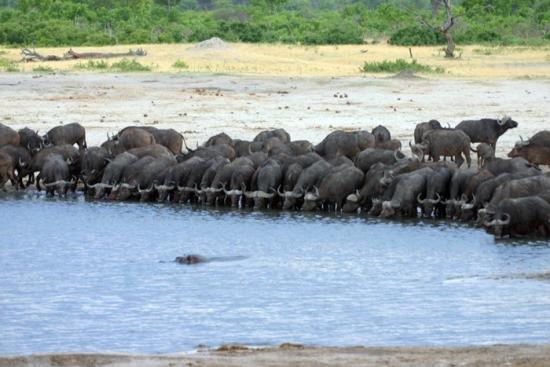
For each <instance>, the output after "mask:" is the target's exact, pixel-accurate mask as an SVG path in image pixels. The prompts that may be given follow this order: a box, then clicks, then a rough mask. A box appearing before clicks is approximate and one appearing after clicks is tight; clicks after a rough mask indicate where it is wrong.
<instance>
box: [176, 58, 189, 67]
mask: <svg viewBox="0 0 550 367" xmlns="http://www.w3.org/2000/svg"><path fill="white" fill-rule="evenodd" d="M172 67H173V68H174V69H189V65H187V63H186V62H185V61H183V60H176V62H174V64H172Z"/></svg>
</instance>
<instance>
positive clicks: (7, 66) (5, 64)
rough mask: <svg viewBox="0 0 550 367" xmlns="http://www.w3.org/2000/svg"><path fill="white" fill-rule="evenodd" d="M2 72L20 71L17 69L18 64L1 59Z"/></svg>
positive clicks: (0, 68)
mask: <svg viewBox="0 0 550 367" xmlns="http://www.w3.org/2000/svg"><path fill="white" fill-rule="evenodd" d="M0 71H7V72H17V71H20V70H19V68H18V67H17V63H16V62H15V61H12V60H8V59H5V58H3V57H2V58H0Z"/></svg>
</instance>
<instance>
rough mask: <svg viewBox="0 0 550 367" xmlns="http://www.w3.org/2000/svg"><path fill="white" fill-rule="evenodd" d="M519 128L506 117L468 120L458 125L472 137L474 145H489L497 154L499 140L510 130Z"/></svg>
mask: <svg viewBox="0 0 550 367" xmlns="http://www.w3.org/2000/svg"><path fill="white" fill-rule="evenodd" d="M516 127H518V123H517V122H516V121H514V120H512V118H510V117H508V116H505V117H503V118H502V119H499V120H496V119H481V120H466V121H462V122H461V123H460V124H458V125H456V127H455V129H458V130H462V131H464V132H465V133H466V135H468V136H469V137H470V141H471V142H472V143H487V144H489V145H490V146H491V148H493V151H495V152H496V146H497V140H498V138H499V137H500V136H501V135H502V134H504V133H505V132H506V131H508V130H509V129H513V128H516Z"/></svg>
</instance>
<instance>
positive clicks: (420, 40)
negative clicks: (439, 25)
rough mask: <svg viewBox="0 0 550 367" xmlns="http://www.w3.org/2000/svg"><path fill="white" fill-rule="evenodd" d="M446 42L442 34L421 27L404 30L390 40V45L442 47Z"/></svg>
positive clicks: (396, 33) (416, 26)
mask: <svg viewBox="0 0 550 367" xmlns="http://www.w3.org/2000/svg"><path fill="white" fill-rule="evenodd" d="M445 42H446V41H445V37H444V36H443V35H442V34H441V33H439V32H436V31H434V30H433V29H430V28H427V27H422V26H419V25H415V26H410V27H407V28H402V29H400V30H398V31H397V32H395V33H394V34H392V35H391V37H390V39H389V40H388V43H389V44H390V45H400V46H425V45H441V44H444V43H445Z"/></svg>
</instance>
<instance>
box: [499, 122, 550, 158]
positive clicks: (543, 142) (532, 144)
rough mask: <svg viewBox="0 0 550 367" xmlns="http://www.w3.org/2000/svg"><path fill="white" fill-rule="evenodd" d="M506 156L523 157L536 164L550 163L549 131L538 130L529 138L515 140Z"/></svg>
mask: <svg viewBox="0 0 550 367" xmlns="http://www.w3.org/2000/svg"><path fill="white" fill-rule="evenodd" d="M508 157H510V158H515V157H523V158H525V159H526V160H528V161H529V162H531V163H533V164H536V165H550V131H549V130H544V131H539V132H538V133H536V134H535V135H533V136H532V137H531V139H529V140H527V141H524V140H523V139H522V140H521V141H520V142H517V143H516V145H515V146H514V149H512V151H511V152H510V153H508Z"/></svg>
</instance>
